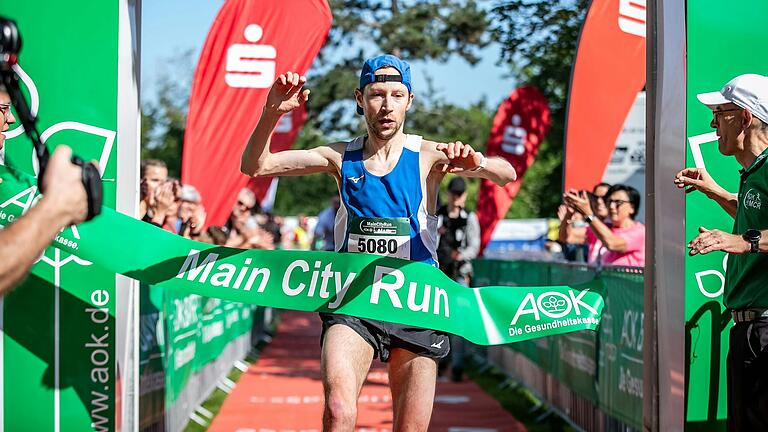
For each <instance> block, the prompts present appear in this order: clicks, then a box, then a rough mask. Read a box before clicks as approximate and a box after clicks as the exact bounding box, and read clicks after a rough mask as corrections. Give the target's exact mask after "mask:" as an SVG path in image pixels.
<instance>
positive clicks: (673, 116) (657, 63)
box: [643, 0, 686, 431]
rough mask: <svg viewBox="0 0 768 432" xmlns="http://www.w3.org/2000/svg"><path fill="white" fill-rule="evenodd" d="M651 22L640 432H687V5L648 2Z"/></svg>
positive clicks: (676, 1)
mask: <svg viewBox="0 0 768 432" xmlns="http://www.w3.org/2000/svg"><path fill="white" fill-rule="evenodd" d="M648 16H650V17H651V20H650V26H649V27H648V28H647V36H648V41H649V44H648V50H647V54H646V55H647V64H648V68H647V71H646V74H647V83H648V85H647V91H648V108H647V110H646V125H647V127H646V143H647V145H646V152H647V153H646V161H647V164H648V166H647V171H646V196H645V199H646V202H647V203H648V204H647V207H646V227H647V229H648V233H649V234H650V235H647V236H646V250H647V251H648V252H647V253H648V254H650V257H649V258H650V259H647V260H646V269H645V318H646V319H645V323H644V333H645V338H644V342H643V352H644V365H645V368H644V371H643V374H644V387H643V395H644V397H643V418H644V419H643V423H644V425H643V430H645V431H682V430H683V428H684V415H685V386H684V383H685V352H684V349H685V322H684V320H685V298H684V297H685V295H684V291H685V290H684V286H685V279H684V277H685V273H684V270H685V267H684V265H685V262H684V261H685V257H684V254H683V253H681V248H682V246H683V245H685V225H684V221H685V206H684V199H685V197H684V195H683V194H682V193H681V192H680V191H678V190H677V188H675V187H674V186H673V185H672V179H673V178H674V176H675V174H676V172H677V171H679V170H680V169H681V168H682V167H684V166H685V136H686V135H685V134H686V132H685V128H686V114H685V113H686V110H685V106H686V95H685V89H686V85H685V82H686V81H685V79H686V78H685V70H686V67H685V55H684V54H685V41H686V39H685V4H684V2H682V1H679V0H651V1H649V2H648ZM681 107H682V109H680V108H681ZM664 108H670V109H668V110H665V111H664V112H663V113H662V110H663V109H664ZM661 203H663V205H659V204H661Z"/></svg>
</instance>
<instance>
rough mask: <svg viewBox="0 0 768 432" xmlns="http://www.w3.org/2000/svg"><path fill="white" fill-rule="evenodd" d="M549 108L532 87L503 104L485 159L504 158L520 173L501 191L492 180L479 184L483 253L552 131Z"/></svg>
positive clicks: (521, 89) (513, 94)
mask: <svg viewBox="0 0 768 432" xmlns="http://www.w3.org/2000/svg"><path fill="white" fill-rule="evenodd" d="M549 123H550V118H549V106H548V105H547V100H546V99H545V98H544V95H542V94H541V92H540V91H539V90H538V89H537V88H535V87H531V86H526V87H520V88H518V89H516V90H514V91H513V92H512V93H510V94H509V97H508V98H507V99H505V100H504V102H502V103H501V106H499V110H498V111H497V112H496V116H495V117H494V118H493V126H492V127H491V134H490V136H489V137H488V145H487V146H486V150H485V153H486V156H501V157H503V158H504V159H506V160H508V161H509V163H511V164H512V166H513V167H514V168H515V171H516V172H517V180H515V181H514V182H512V183H509V184H507V185H506V186H505V187H499V186H498V185H496V184H495V183H493V182H492V181H490V180H485V179H484V180H483V181H482V183H480V196H479V198H478V200H477V218H478V220H479V222H480V232H481V241H480V250H481V251H482V250H483V249H485V246H486V245H487V244H488V242H489V241H490V240H491V234H493V230H494V229H495V228H496V224H497V223H498V222H499V220H501V219H503V218H504V216H505V215H506V214H507V211H508V210H509V206H510V205H511V204H512V200H513V199H515V196H516V195H517V192H518V191H519V190H520V184H521V183H522V181H523V175H525V171H526V170H527V169H528V167H530V166H531V164H533V160H534V159H535V158H536V154H537V153H538V152H539V146H540V145H541V142H542V141H543V140H544V136H545V135H546V134H547V131H548V130H549Z"/></svg>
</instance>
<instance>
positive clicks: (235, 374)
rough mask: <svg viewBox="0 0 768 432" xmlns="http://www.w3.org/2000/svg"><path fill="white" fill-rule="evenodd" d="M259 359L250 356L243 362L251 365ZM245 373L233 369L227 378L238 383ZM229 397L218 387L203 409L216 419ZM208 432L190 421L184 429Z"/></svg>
mask: <svg viewBox="0 0 768 432" xmlns="http://www.w3.org/2000/svg"><path fill="white" fill-rule="evenodd" d="M256 352H258V351H256ZM257 358H258V356H255V355H249V356H248V357H246V358H245V359H244V360H243V363H246V364H248V365H250V364H251V363H253V362H254V361H256V359H257ZM243 373H244V372H242V371H241V370H240V369H238V368H234V367H233V368H232V370H230V371H229V373H228V374H227V378H229V379H231V380H232V381H233V382H235V383H236V382H237V381H238V380H239V379H240V377H241V376H242V375H243ZM227 396H228V393H226V392H224V391H223V390H221V389H219V388H218V387H217V388H216V390H214V391H213V392H212V393H211V394H210V395H209V396H208V399H206V400H205V402H203V408H205V409H207V410H208V411H210V412H212V413H213V417H214V418H215V417H216V415H217V414H218V413H219V410H221V406H222V405H223V404H224V400H225V399H226V398H227ZM198 415H199V414H198ZM201 417H202V416H201ZM206 421H213V419H210V420H208V419H206ZM206 430H208V428H207V427H204V426H201V425H199V424H197V423H195V422H194V421H192V420H190V421H189V423H187V426H186V427H185V428H184V432H205V431H206Z"/></svg>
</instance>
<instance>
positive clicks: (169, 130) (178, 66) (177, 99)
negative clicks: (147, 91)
mask: <svg viewBox="0 0 768 432" xmlns="http://www.w3.org/2000/svg"><path fill="white" fill-rule="evenodd" d="M166 64H172V65H174V68H173V69H172V70H173V72H170V71H169V70H168V69H164V70H162V72H161V73H160V75H159V79H158V81H157V83H156V86H157V96H156V99H155V100H154V101H151V102H147V103H144V104H143V106H142V110H141V111H142V113H141V158H142V159H160V160H162V161H165V163H166V164H167V165H168V175H170V176H172V177H176V178H178V177H179V176H180V175H181V155H182V146H183V144H184V130H185V128H186V123H187V110H188V107H189V92H190V88H191V84H192V75H193V72H194V56H193V52H192V51H191V50H187V51H184V52H181V53H179V54H176V55H174V56H172V57H171V58H169V59H168V60H167V62H166Z"/></svg>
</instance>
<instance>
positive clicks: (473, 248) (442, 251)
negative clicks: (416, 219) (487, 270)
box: [437, 177, 480, 382]
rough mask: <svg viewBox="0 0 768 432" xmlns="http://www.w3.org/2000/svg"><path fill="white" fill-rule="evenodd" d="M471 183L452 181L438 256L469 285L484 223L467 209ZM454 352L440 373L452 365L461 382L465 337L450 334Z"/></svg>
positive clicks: (452, 274)
mask: <svg viewBox="0 0 768 432" xmlns="http://www.w3.org/2000/svg"><path fill="white" fill-rule="evenodd" d="M466 189H467V185H466V182H465V181H464V179H463V178H461V177H454V178H453V179H451V181H450V182H449V183H448V203H447V204H446V205H444V206H442V207H440V208H439V209H438V210H437V217H438V223H437V225H438V229H437V232H438V235H439V236H440V239H439V241H438V244H437V257H438V262H439V264H440V270H442V271H443V273H445V274H446V275H447V276H448V277H450V278H451V279H453V280H455V281H456V282H458V283H459V284H461V285H463V286H466V287H468V286H469V284H470V279H471V278H472V260H473V259H474V258H475V257H476V256H477V253H478V252H479V251H480V223H479V222H478V220H477V216H476V215H475V213H474V212H469V211H467V210H466V209H465V208H464V205H465V203H466V200H467V191H466ZM450 339H451V340H450V343H451V352H450V353H449V355H448V356H447V357H445V358H444V359H441V360H440V365H439V372H442V370H443V369H444V368H445V367H447V365H448V363H449V362H450V365H451V379H452V380H453V381H454V382H460V381H461V380H462V379H463V376H464V339H463V338H461V337H460V336H456V335H450Z"/></svg>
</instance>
